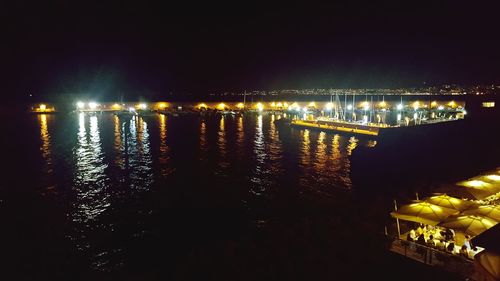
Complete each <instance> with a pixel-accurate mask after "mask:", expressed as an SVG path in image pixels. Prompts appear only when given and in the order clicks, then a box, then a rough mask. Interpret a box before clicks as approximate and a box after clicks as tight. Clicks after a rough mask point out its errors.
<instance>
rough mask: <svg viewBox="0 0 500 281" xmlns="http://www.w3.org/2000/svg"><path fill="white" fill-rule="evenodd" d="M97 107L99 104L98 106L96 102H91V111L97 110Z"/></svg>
mask: <svg viewBox="0 0 500 281" xmlns="http://www.w3.org/2000/svg"><path fill="white" fill-rule="evenodd" d="M97 105H98V104H97V103H95V102H89V108H90V109H91V110H94V109H96V108H97Z"/></svg>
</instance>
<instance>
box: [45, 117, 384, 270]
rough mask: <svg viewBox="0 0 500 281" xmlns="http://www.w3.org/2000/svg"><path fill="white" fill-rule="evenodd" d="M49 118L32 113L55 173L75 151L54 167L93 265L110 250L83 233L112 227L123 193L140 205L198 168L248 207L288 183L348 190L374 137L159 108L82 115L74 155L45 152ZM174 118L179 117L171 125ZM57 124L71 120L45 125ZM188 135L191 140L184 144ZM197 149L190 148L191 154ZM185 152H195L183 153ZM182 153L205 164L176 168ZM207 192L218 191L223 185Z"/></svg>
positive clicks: (49, 143) (53, 141) (51, 142)
mask: <svg viewBox="0 0 500 281" xmlns="http://www.w3.org/2000/svg"><path fill="white" fill-rule="evenodd" d="M49 118H57V116H50V117H49V116H45V115H40V116H38V122H39V127H40V138H41V144H40V151H41V155H42V158H43V159H44V160H45V163H46V165H47V167H49V168H48V171H51V172H52V170H51V169H52V163H53V162H57V161H56V160H58V159H56V158H57V157H68V158H71V159H70V161H66V160H67V159H64V160H65V161H62V163H67V162H69V163H74V164H75V165H74V166H73V167H64V166H62V167H60V168H61V169H62V168H64V169H66V170H67V171H69V173H71V177H70V178H71V182H70V183H67V185H68V186H69V187H70V188H68V189H67V190H70V191H71V192H73V193H72V196H69V199H68V200H70V201H71V202H70V203H71V206H72V207H71V208H70V209H69V210H68V214H69V218H70V219H71V220H72V221H73V222H74V231H75V233H76V234H75V235H73V236H72V238H73V240H74V241H75V244H76V246H77V247H78V248H79V249H82V250H85V249H89V248H92V253H94V256H95V260H94V261H93V262H94V264H95V265H96V268H99V269H101V267H106V260H107V259H111V258H112V254H111V253H112V252H113V250H114V249H100V248H99V246H97V245H99V243H98V242H99V241H95V240H93V239H94V238H89V237H90V235H89V234H90V233H92V232H93V231H95V230H96V229H101V230H102V229H107V228H108V227H112V226H110V225H113V224H114V222H113V219H111V221H110V220H109V218H107V219H106V223H104V222H103V220H104V219H103V217H105V216H104V215H105V214H106V213H110V212H114V209H115V208H116V204H118V203H117V202H124V201H127V200H129V201H132V202H135V204H139V205H140V204H141V202H140V201H138V202H136V201H135V200H140V198H141V197H139V196H137V195H138V194H145V193H147V192H155V189H152V187H153V186H155V185H164V184H171V183H170V182H169V179H170V176H171V175H181V177H182V176H183V175H184V176H189V175H191V174H193V175H195V174H200V173H201V172H200V171H197V170H196V169H203V173H204V175H208V176H211V177H212V179H213V178H215V179H219V178H221V177H223V178H225V179H229V180H230V181H229V182H231V183H234V185H232V186H230V189H233V190H235V189H241V190H242V192H240V193H237V194H241V195H240V196H241V198H239V199H240V200H241V202H244V203H243V204H248V207H249V209H258V208H259V206H260V205H259V204H265V203H263V202H267V201H268V200H272V198H273V196H274V194H275V193H274V192H275V191H276V190H279V189H288V188H289V186H288V184H291V185H296V186H297V187H298V188H299V189H301V190H308V191H312V192H318V193H320V194H327V195H328V194H329V193H330V192H333V191H335V190H337V191H338V190H346V189H350V188H351V187H352V184H351V180H350V155H351V154H352V151H353V150H354V149H356V147H357V146H368V147H370V146H374V145H375V144H376V142H375V141H365V140H360V139H357V138H355V137H350V136H345V135H338V134H330V133H326V132H318V131H312V130H297V129H294V128H290V127H286V126H284V127H280V126H279V125H277V124H276V123H275V122H274V120H278V119H280V118H281V115H279V114H277V115H274V114H259V115H245V116H234V117H233V116H219V117H210V118H191V119H189V118H186V119H182V118H176V119H169V118H170V117H167V116H165V115H158V116H156V117H150V118H146V117H140V116H133V117H118V116H112V117H107V116H106V115H105V114H103V115H97V116H92V115H86V114H84V113H82V114H79V115H77V116H76V118H75V119H74V120H75V123H73V126H74V132H75V134H76V142H74V143H72V144H71V145H72V146H73V147H72V148H71V149H72V151H73V154H72V155H63V154H58V153H52V151H51V147H57V145H61V144H59V143H58V142H61V141H62V140H61V139H57V138H51V136H50V134H49V130H48V129H49V128H48V127H49V125H48V124H49V122H48V121H49V120H50V119H49ZM172 118H174V117H172ZM170 120H173V121H170ZM169 122H172V123H169ZM173 122H176V123H177V124H180V125H177V126H171V125H173ZM190 125H193V126H190ZM60 126H61V125H60ZM56 127H57V126H56ZM106 128H109V130H107V129H106ZM56 129H63V130H65V129H67V128H52V129H51V130H56ZM193 138H194V139H193ZM189 141H191V142H189ZM192 141H194V143H195V146H198V147H197V148H196V147H195V146H190V145H189V143H193V142H192ZM186 143H188V144H186ZM65 145H68V144H67V143H66V144H65ZM193 149H194V151H195V153H190V152H192V151H193ZM173 151H175V153H172V152H173ZM153 152H155V153H156V152H157V154H155V153H153ZM185 155H189V157H192V156H191V155H194V158H189V160H186V159H185ZM185 161H203V164H202V165H199V166H196V165H189V164H188V165H180V166H179V165H176V166H175V168H176V169H174V167H173V165H172V163H185ZM54 167H57V166H54ZM186 169H188V171H186ZM55 172H56V173H57V172H58V171H57V170H56V171H55ZM59 172H60V171H59ZM214 176H215V177H214ZM181 181H182V179H181ZM283 182H286V184H282V183H283ZM221 183H222V184H225V181H222V182H221ZM62 185H64V183H62ZM186 188H188V187H186ZM205 189H210V186H208V187H206V188H205ZM62 190H64V188H63V187H61V191H62ZM210 192H211V193H214V194H215V195H214V196H216V197H217V196H219V195H218V194H217V192H220V191H219V190H218V189H214V190H211V191H210ZM248 195H250V198H248V197H247V196H248ZM224 196H227V195H225V194H224V193H221V194H220V197H221V201H224V200H225V199H224ZM65 198H66V197H65ZM163 199H165V198H163ZM163 199H162V198H160V199H159V201H160V202H163V201H162V200H163ZM148 207H149V206H146V207H145V208H148ZM115 216H116V215H115ZM124 216H126V215H124ZM117 219H118V218H117ZM259 219H260V218H259ZM262 219H264V220H265V216H263V217H262ZM157 223H159V224H160V223H164V222H157ZM132 224H133V225H134V224H137V226H136V227H137V228H138V229H135V230H134V231H133V232H134V233H139V232H141V231H142V230H143V229H140V224H141V223H140V222H133V223H132ZM118 235H119V234H118ZM70 236H71V235H70ZM103 253H106V254H103ZM96 262H97V263H96Z"/></svg>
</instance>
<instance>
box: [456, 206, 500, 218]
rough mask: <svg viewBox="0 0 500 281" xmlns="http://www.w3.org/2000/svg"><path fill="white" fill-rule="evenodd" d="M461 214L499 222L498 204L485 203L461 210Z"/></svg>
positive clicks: (499, 208)
mask: <svg viewBox="0 0 500 281" xmlns="http://www.w3.org/2000/svg"><path fill="white" fill-rule="evenodd" d="M461 215H476V216H482V217H487V218H490V219H492V220H495V221H497V222H500V205H485V206H479V207H476V208H472V209H469V210H466V211H463V212H462V213H461Z"/></svg>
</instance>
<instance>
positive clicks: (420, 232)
mask: <svg viewBox="0 0 500 281" xmlns="http://www.w3.org/2000/svg"><path fill="white" fill-rule="evenodd" d="M422 233H424V229H423V228H422V224H420V225H419V226H418V228H417V235H418V236H420V235H421V234H422Z"/></svg>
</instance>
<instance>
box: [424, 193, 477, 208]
mask: <svg viewBox="0 0 500 281" xmlns="http://www.w3.org/2000/svg"><path fill="white" fill-rule="evenodd" d="M424 201H425V202H429V203H431V204H434V205H438V206H441V207H445V208H449V209H455V210H458V211H463V210H465V209H468V208H470V207H471V206H473V205H474V203H473V202H470V201H465V200H462V199H458V198H455V197H451V196H448V195H446V194H441V195H436V196H432V197H429V198H427V199H425V200H424Z"/></svg>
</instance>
